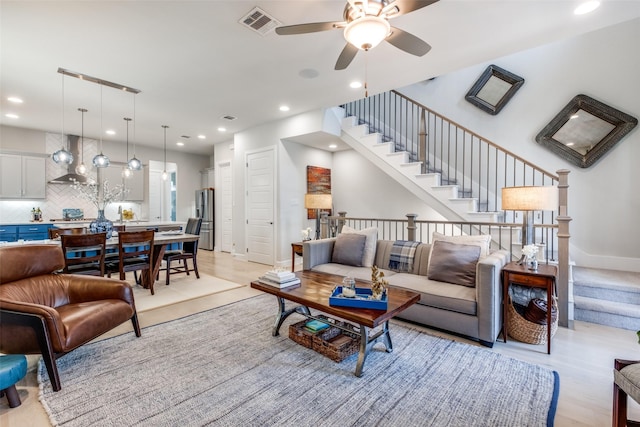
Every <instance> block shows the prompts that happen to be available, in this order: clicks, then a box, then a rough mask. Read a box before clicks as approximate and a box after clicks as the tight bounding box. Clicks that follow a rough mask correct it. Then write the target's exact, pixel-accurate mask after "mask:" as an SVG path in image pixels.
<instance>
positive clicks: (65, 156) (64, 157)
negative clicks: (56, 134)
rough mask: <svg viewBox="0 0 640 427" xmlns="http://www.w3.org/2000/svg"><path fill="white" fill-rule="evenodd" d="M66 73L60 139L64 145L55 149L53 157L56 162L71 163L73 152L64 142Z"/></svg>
mask: <svg viewBox="0 0 640 427" xmlns="http://www.w3.org/2000/svg"><path fill="white" fill-rule="evenodd" d="M64 139H65V135H64V74H63V75H62V133H61V134H60V141H61V142H62V147H60V149H59V150H58V151H55V152H54V153H53V154H52V155H51V158H52V159H53V161H54V162H56V163H63V164H71V163H72V162H73V154H71V153H70V152H69V151H68V150H67V149H66V147H65V145H66V144H65V143H64Z"/></svg>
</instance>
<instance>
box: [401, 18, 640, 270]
mask: <svg viewBox="0 0 640 427" xmlns="http://www.w3.org/2000/svg"><path fill="white" fill-rule="evenodd" d="M638 40H640V20H639V19H635V20H633V21H629V22H626V23H622V24H619V25H617V26H614V27H609V28H605V29H602V30H599V31H595V32H592V33H588V34H585V35H582V36H579V37H575V38H572V39H568V40H565V41H561V42H555V43H551V44H549V45H546V46H542V47H539V48H535V49H530V50H527V51H523V52H520V53H517V54H514V55H509V56H506V57H503V58H498V59H495V60H494V61H492V62H488V63H484V64H479V65H477V66H474V67H469V68H466V69H463V70H460V71H457V72H454V73H450V74H447V75H445V76H440V77H437V78H436V79H435V80H432V81H427V82H423V83H418V84H415V85H412V86H410V87H407V88H403V89H401V90H400V92H402V93H403V94H405V95H407V96H409V97H410V98H412V99H415V100H416V101H418V102H420V103H422V104H424V105H426V106H428V107H430V108H432V109H434V110H435V111H437V112H439V113H441V114H444V115H445V116H448V117H450V118H452V119H453V120H455V121H457V122H458V123H460V124H461V125H463V126H465V127H467V128H469V129H472V130H473V131H475V132H477V133H478V134H480V135H483V136H484V137H486V138H488V139H490V140H492V141H494V142H495V143H497V144H499V145H501V146H503V147H505V148H506V149H508V150H510V151H512V152H514V153H515V154H518V155H520V156H522V157H525V158H527V159H529V160H530V161H532V162H533V163H535V164H537V165H539V166H541V167H543V168H544V169H546V170H549V171H556V170H558V169H568V170H570V171H571V173H570V174H569V185H570V188H569V206H568V209H569V216H571V217H572V218H573V221H572V222H571V223H570V231H571V242H572V253H571V258H572V260H574V261H575V262H576V263H577V264H578V265H584V266H593V267H599V268H612V269H625V270H633V271H640V245H638V241H640V228H639V227H638V226H637V218H638V212H639V209H640V191H638V188H637V187H638V183H639V182H640V130H639V129H638V127H636V128H635V129H634V130H633V131H632V132H631V133H630V134H629V135H627V136H626V137H625V138H624V139H623V140H621V141H620V142H618V144H617V145H616V146H615V147H614V148H613V149H612V150H611V151H610V152H609V153H608V154H606V155H605V156H604V157H603V158H602V159H600V160H599V161H598V162H597V163H596V164H594V165H593V166H591V167H589V168H586V169H582V168H579V167H576V166H574V165H572V164H570V163H568V162H566V161H565V160H563V159H561V158H560V157H558V156H557V155H555V154H554V153H552V152H551V151H549V150H548V149H546V148H545V147H543V146H541V145H539V144H537V143H536V142H535V136H536V135H537V134H538V132H539V131H540V130H541V129H542V128H544V127H545V126H546V125H547V123H548V122H549V121H550V120H551V119H553V117H554V116H555V115H556V114H557V113H558V112H559V111H560V110H561V109H562V108H563V107H564V106H565V105H566V104H567V103H568V102H569V101H570V100H571V99H572V98H573V97H574V96H575V95H578V94H585V95H588V96H590V97H592V98H595V99H597V100H599V101H601V102H604V103H605V104H608V105H610V106H612V107H614V108H617V109H619V110H621V111H623V112H625V113H627V114H630V115H632V116H634V117H636V118H638V117H640V97H639V95H640V78H638V76H640V49H638V45H637V43H638ZM491 63H493V64H496V65H498V66H500V67H502V68H504V69H506V70H508V71H511V72H513V73H515V74H517V75H519V76H521V77H523V78H524V79H525V83H524V85H523V86H522V87H521V88H520V90H519V91H518V92H517V93H516V94H515V96H514V97H513V98H512V99H511V101H509V103H508V104H507V105H506V107H505V108H504V109H503V110H502V111H501V112H500V113H499V114H498V115H496V116H491V115H489V114H487V113H485V112H483V111H481V110H480V109H478V108H476V107H475V106H473V105H472V104H470V103H468V102H467V101H466V100H465V99H464V96H465V94H466V93H467V91H468V90H469V89H470V88H471V86H472V85H473V83H474V82H475V81H476V80H477V78H478V77H479V76H480V74H481V73H482V72H483V71H484V69H485V68H486V67H487V66H488V65H489V64H491Z"/></svg>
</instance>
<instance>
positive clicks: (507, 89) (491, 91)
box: [465, 64, 524, 116]
mask: <svg viewBox="0 0 640 427" xmlns="http://www.w3.org/2000/svg"><path fill="white" fill-rule="evenodd" d="M523 83H524V79H523V78H522V77H520V76H516V75H515V74H513V73H510V72H509V71H507V70H505V69H503V68H500V67H498V66H497V65H493V64H492V65H489V66H488V67H487V69H486V70H484V72H483V73H482V75H481V76H480V78H479V79H478V80H477V81H476V82H475V83H474V85H473V87H471V89H469V92H467V95H466V96H465V99H466V100H467V101H469V102H470V103H472V104H473V105H475V106H476V107H478V108H480V109H481V110H482V111H486V112H487V113H489V114H491V115H494V116H495V115H496V114H498V113H499V112H500V110H502V109H503V108H504V106H505V105H506V104H507V102H509V100H510V99H511V98H512V97H513V95H515V93H516V92H517V91H518V89H520V86H522V84H523Z"/></svg>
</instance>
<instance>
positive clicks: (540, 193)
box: [502, 186, 559, 247]
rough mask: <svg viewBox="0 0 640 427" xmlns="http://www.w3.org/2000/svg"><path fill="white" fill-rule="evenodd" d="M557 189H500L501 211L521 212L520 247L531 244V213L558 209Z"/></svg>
mask: <svg viewBox="0 0 640 427" xmlns="http://www.w3.org/2000/svg"><path fill="white" fill-rule="evenodd" d="M558 203H559V202H558V187H553V186H542V187H535V186H527V187H505V188H503V189H502V210H505V211H523V212H524V214H523V215H522V247H524V246H526V245H531V244H533V212H534V211H554V210H557V209H558Z"/></svg>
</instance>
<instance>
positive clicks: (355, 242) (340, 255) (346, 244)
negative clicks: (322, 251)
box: [331, 234, 367, 267]
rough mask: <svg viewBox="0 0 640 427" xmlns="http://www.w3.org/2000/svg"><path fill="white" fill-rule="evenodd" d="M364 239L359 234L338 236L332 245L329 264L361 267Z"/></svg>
mask: <svg viewBox="0 0 640 427" xmlns="http://www.w3.org/2000/svg"><path fill="white" fill-rule="evenodd" d="M366 239H367V238H366V236H364V235H361V234H339V235H338V238H337V239H336V242H335V243H334V244H333V253H332V254H331V262H335V263H337V264H344V265H352V266H354V267H361V266H362V255H363V253H364V245H365V241H366Z"/></svg>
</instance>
